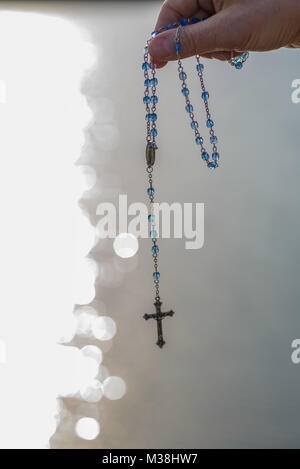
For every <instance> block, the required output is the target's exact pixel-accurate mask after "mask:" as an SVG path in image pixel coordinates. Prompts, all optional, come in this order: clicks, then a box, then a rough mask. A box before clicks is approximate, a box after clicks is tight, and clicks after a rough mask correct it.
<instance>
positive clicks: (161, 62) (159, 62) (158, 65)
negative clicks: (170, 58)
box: [150, 54, 168, 68]
mask: <svg viewBox="0 0 300 469" xmlns="http://www.w3.org/2000/svg"><path fill="white" fill-rule="evenodd" d="M150 62H154V63H155V67H156V68H163V67H165V66H166V65H167V63H168V62H167V61H166V60H155V59H154V58H153V57H152V55H151V54H150Z"/></svg>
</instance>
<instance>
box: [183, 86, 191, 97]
mask: <svg viewBox="0 0 300 469" xmlns="http://www.w3.org/2000/svg"><path fill="white" fill-rule="evenodd" d="M181 93H182V94H183V96H188V95H189V94H190V90H189V89H188V88H186V87H184V88H182V90H181Z"/></svg>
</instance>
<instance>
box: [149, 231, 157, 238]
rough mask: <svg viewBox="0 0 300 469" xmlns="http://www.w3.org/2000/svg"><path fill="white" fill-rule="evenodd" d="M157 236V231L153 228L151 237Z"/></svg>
mask: <svg viewBox="0 0 300 469" xmlns="http://www.w3.org/2000/svg"><path fill="white" fill-rule="evenodd" d="M157 237H158V234H157V231H155V230H151V231H150V238H155V239H156V238H157Z"/></svg>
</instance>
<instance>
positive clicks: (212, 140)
mask: <svg viewBox="0 0 300 469" xmlns="http://www.w3.org/2000/svg"><path fill="white" fill-rule="evenodd" d="M210 143H211V144H212V145H215V144H216V143H218V137H216V136H215V135H213V136H212V137H210Z"/></svg>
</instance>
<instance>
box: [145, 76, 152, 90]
mask: <svg viewBox="0 0 300 469" xmlns="http://www.w3.org/2000/svg"><path fill="white" fill-rule="evenodd" d="M150 82H151V80H149V78H146V80H145V81H144V85H145V86H146V87H147V88H149V86H150Z"/></svg>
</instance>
